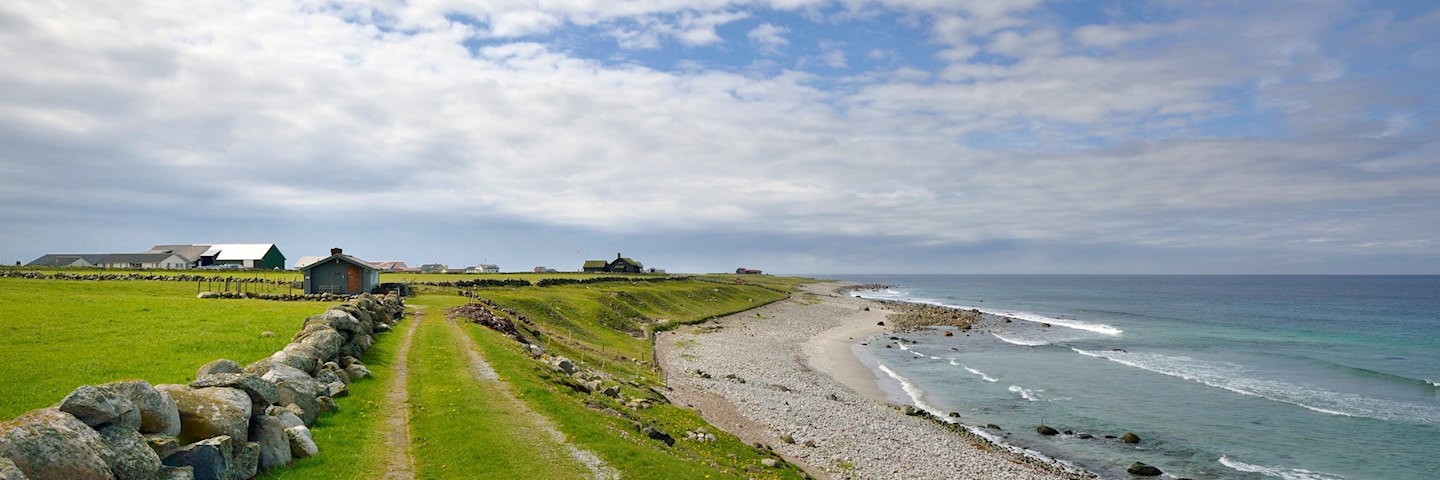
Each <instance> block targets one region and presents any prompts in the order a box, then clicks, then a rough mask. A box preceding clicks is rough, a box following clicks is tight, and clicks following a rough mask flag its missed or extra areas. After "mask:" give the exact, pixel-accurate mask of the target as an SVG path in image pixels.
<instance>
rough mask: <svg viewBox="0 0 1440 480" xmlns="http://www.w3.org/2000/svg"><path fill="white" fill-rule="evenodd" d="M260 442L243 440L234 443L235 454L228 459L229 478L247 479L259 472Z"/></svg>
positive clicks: (234, 479) (233, 479)
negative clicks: (243, 442)
mask: <svg viewBox="0 0 1440 480" xmlns="http://www.w3.org/2000/svg"><path fill="white" fill-rule="evenodd" d="M259 465H260V444H259V443H255V442H245V444H244V445H240V444H236V445H235V456H234V458H231V459H230V480H247V479H249V478H252V477H254V476H255V474H256V473H259V471H260V470H259Z"/></svg>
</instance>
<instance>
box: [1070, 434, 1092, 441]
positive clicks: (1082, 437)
mask: <svg viewBox="0 0 1440 480" xmlns="http://www.w3.org/2000/svg"><path fill="white" fill-rule="evenodd" d="M1075 438H1078V439H1081V440H1089V439H1092V438H1095V436H1094V435H1091V434H1088V433H1082V434H1079V435H1076V436H1075Z"/></svg>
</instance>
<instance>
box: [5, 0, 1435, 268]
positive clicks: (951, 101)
mask: <svg viewBox="0 0 1440 480" xmlns="http://www.w3.org/2000/svg"><path fill="white" fill-rule="evenodd" d="M602 3H603V4H605V5H602ZM602 7H605V8H602ZM772 7H773V8H772ZM57 8H59V7H56V6H54V5H50V4H48V3H44V2H18V3H12V4H6V5H5V6H3V7H0V26H3V28H0V62H3V63H4V64H5V65H12V66H15V68H7V69H3V71H0V169H3V171H4V172H6V173H5V175H3V176H0V177H3V178H0V202H3V203H4V205H6V207H7V208H6V209H4V211H3V212H0V223H3V224H5V225H6V226H7V231H10V232H17V233H14V234H12V235H7V237H8V238H7V239H5V240H3V241H0V251H21V252H28V253H34V255H27V256H29V257H33V256H38V255H39V254H40V253H47V251H46V250H48V249H50V248H51V247H55V248H58V247H61V246H65V247H70V248H67V249H74V250H77V251H78V250H91V249H97V250H124V249H126V248H142V247H148V246H149V245H150V244H154V243H163V242H165V241H170V240H169V239H170V238H175V237H186V239H184V240H177V241H196V242H210V241H219V240H224V241H231V240H230V239H220V238H216V237H219V236H225V235H231V236H235V237H246V238H247V239H237V240H234V241H251V239H253V240H255V241H277V240H276V239H275V237H282V238H281V240H283V239H284V238H293V239H295V240H291V242H293V243H295V244H297V245H307V246H313V248H318V249H323V248H328V247H329V246H331V245H328V244H329V243H332V240H331V239H333V238H335V237H336V236H337V235H345V236H348V235H350V234H348V233H347V234H337V233H334V232H340V231H343V229H344V228H345V227H344V225H347V224H348V223H346V222H349V221H360V222H362V223H363V224H365V225H367V227H366V230H367V233H366V235H374V236H375V238H373V239H368V238H367V239H366V240H363V244H362V245H363V248H368V249H372V250H371V251H374V252H376V253H375V254H374V256H377V257H394V258H401V259H404V260H407V261H411V260H415V261H418V260H422V259H424V260H432V259H433V258H430V257H423V256H422V253H423V254H428V255H437V256H439V255H454V256H463V255H469V254H470V253H468V252H469V251H470V250H472V249H475V248H479V247H476V246H475V245H476V244H483V245H489V247H488V248H492V249H494V250H495V251H500V250H503V249H506V248H511V249H515V250H516V252H515V253H513V255H514V258H516V259H517V260H515V261H516V262H519V261H522V260H519V259H525V258H535V259H537V260H535V262H533V263H540V264H543V263H554V262H555V261H563V262H569V261H572V260H575V259H574V258H571V257H573V256H575V254H574V253H573V251H574V250H576V249H584V250H585V251H586V252H588V251H589V250H590V249H591V248H592V247H591V246H589V245H584V244H587V243H589V242H592V241H593V242H596V243H622V244H629V245H636V246H640V245H643V246H644V248H646V249H650V250H651V251H654V252H664V253H663V256H660V257H658V258H657V261H660V262H663V263H669V264H671V265H687V266H693V268H695V269H704V268H706V267H705V266H706V265H713V264H715V263H719V264H722V265H721V266H729V268H730V269H733V268H734V266H733V265H729V264H730V263H735V262H740V261H741V260H743V259H745V258H764V259H766V260H767V261H770V262H774V263H772V265H786V266H788V267H787V268H788V269H789V270H790V271H796V272H800V271H808V272H821V271H826V270H843V269H849V268H853V266H854V265H861V264H864V265H870V267H868V268H903V269H910V270H925V269H946V268H948V269H952V270H953V269H959V268H963V267H964V265H966V262H967V261H968V262H971V263H970V264H971V265H987V266H989V267H991V268H997V269H1005V268H1010V269H1013V270H1024V271H1042V270H1044V268H1043V267H1044V262H1053V265H1057V267H1056V269H1063V270H1066V271H1073V270H1084V269H1087V268H1089V269H1092V271H1093V270H1094V269H1103V268H1112V269H1125V270H1126V271H1132V270H1135V271H1138V270H1144V269H1145V268H1151V267H1147V266H1146V264H1145V262H1146V261H1147V259H1156V258H1173V257H1183V256H1185V255H1194V256H1197V258H1198V257H1200V256H1203V257H1210V258H1215V259H1216V260H1215V261H1213V262H1209V263H1207V262H1203V261H1200V260H1195V261H1193V262H1190V263H1187V264H1185V265H1181V266H1176V267H1174V268H1176V269H1179V270H1181V271H1185V270H1184V269H1186V268H1189V269H1206V268H1219V267H1207V265H1225V266H1229V267H1230V268H1236V269H1238V268H1266V267H1252V265H1254V263H1253V261H1254V259H1264V258H1275V259H1277V260H1275V263H1272V264H1270V267H1271V268H1273V269H1277V270H1285V269H1293V270H1305V271H1311V270H1323V269H1324V263H1323V262H1321V263H1307V262H1320V261H1318V260H1314V259H1316V258H1320V259H1323V258H1326V257H1334V258H1337V259H1342V260H1343V261H1342V260H1336V262H1338V263H1334V264H1333V265H1344V266H1346V268H1351V267H1353V266H1354V265H1360V264H1364V263H1365V262H1364V261H1363V260H1364V259H1371V260H1375V261H1376V262H1379V263H1377V264H1381V263H1383V264H1384V265H1390V266H1391V267H1387V268H1399V267H1394V266H1396V265H1401V266H1403V265H1405V264H1406V262H1403V261H1400V260H1397V259H1400V258H1402V257H1403V258H1405V259H1408V260H1409V264H1410V265H1412V266H1418V267H1411V268H1428V267H1426V266H1436V265H1437V264H1440V261H1437V260H1436V259H1437V258H1440V248H1437V245H1436V244H1435V243H1433V242H1428V241H1425V239H1428V238H1434V237H1435V236H1436V235H1437V234H1440V228H1437V227H1435V226H1433V224H1434V223H1435V222H1432V221H1429V220H1431V219H1433V218H1434V215H1435V212H1436V211H1437V210H1436V209H1437V208H1440V187H1437V185H1440V178H1437V177H1440V164H1437V163H1436V158H1440V157H1437V156H1436V153H1437V152H1440V137H1437V132H1436V129H1435V126H1436V125H1437V117H1436V114H1435V113H1434V112H1435V111H1436V109H1435V99H1436V98H1440V97H1436V96H1435V94H1436V90H1435V89H1436V87H1435V86H1434V85H1433V84H1432V82H1429V80H1430V79H1433V78H1434V73H1435V69H1436V68H1437V67H1440V65H1435V64H1433V63H1430V64H1427V63H1425V62H1423V61H1419V60H1416V59H1421V57H1423V55H1418V54H1417V52H1422V51H1425V50H1424V49H1426V48H1433V47H1430V46H1428V44H1427V43H1426V42H1425V39H1426V38H1427V37H1426V36H1425V35H1422V34H1417V33H1416V32H1417V31H1424V30H1423V29H1422V28H1421V27H1422V26H1423V25H1418V24H1416V23H1414V22H1416V20H1411V21H1403V22H1402V21H1393V22H1391V23H1385V22H1383V21H1381V20H1378V18H1380V17H1382V16H1383V15H1379V14H1376V15H1372V16H1367V17H1366V18H1370V19H1372V20H1373V21H1367V22H1350V21H1349V20H1348V19H1350V18H1351V17H1349V16H1347V15H1348V13H1347V12H1344V11H1339V12H1337V11H1330V10H1328V9H1322V8H1317V9H1313V10H1312V11H1306V12H1298V13H1297V12H1281V11H1279V10H1283V9H1278V8H1277V9H1275V11H1267V10H1264V9H1259V10H1258V11H1249V10H1247V11H1244V12H1235V11H1227V10H1224V8H1226V7H1224V6H1190V7H1185V8H1186V9H1185V10H1183V11H1178V12H1173V13H1170V14H1169V15H1166V14H1161V15H1158V18H1151V17H1145V21H1144V22H1140V21H1135V20H1133V19H1130V18H1117V19H1114V20H1105V21H1104V22H1103V23H1096V20H1094V19H1087V20H1085V21H1083V22H1076V21H1068V20H1065V19H1058V20H1057V16H1058V15H1059V14H1055V13H1052V12H1048V11H1045V10H1044V9H1045V8H1046V5H1045V4H1042V3H1039V2H1030V1H1025V2H978V3H969V2H961V3H956V2H938V1H921V0H916V1H894V2H863V3H862V2H855V3H853V4H852V3H848V2H819V1H816V2H799V1H797V2H787V3H764V2H726V1H719V0H714V1H708V0H693V1H681V0H672V1H661V2H639V1H636V2H608V3H607V2H584V1H573V2H539V3H536V2H486V3H483V4H473V3H466V2H438V1H437V2H413V3H400V2H391V3H374V4H370V5H368V6H361V5H360V4H343V5H340V6H328V7H323V8H321V7H316V6H313V5H309V4H291V3H284V2H272V3H264V4H256V5H243V4H230V3H222V4H216V5H201V4H192V3H181V4H169V5H163V6H161V5H153V4H146V3H141V4H136V5H133V6H130V5H127V6H126V7H124V8H121V7H118V6H114V5H111V4H109V3H105V2H96V3H94V4H93V5H86V6H81V7H76V8H74V9H73V10H70V11H69V13H63V12H60V11H57V10H56V9H57ZM1235 8H1237V9H1238V8H1239V7H1235ZM803 9H813V10H812V11H822V10H823V11H824V12H825V13H827V14H834V15H820V16H812V15H807V14H805V13H804V12H801V10H803ZM867 9H868V11H867V12H861V13H864V14H860V13H855V12H860V11H861V10H867ZM845 11H849V12H852V13H855V14H853V15H849V16H845V15H839V13H843V12H845ZM62 13H63V14H62ZM882 13H884V14H882ZM1162 13H1169V12H1162ZM897 16H908V17H913V18H915V19H917V20H915V21H914V22H913V23H910V24H904V23H903V22H901V23H896V20H895V18H896V17H897ZM1137 18H1138V17H1137ZM1418 18H1420V19H1421V20H1418V21H1421V22H1423V19H1424V18H1432V19H1433V18H1436V17H1435V16H1433V15H1431V16H1428V17H1427V16H1423V15H1422V16H1419V17H1418ZM807 22H809V23H807ZM827 22H829V23H827ZM882 28H883V29H889V30H894V31H896V32H897V37H896V40H894V41H888V42H889V43H885V42H882V41H881V39H876V38H874V37H866V36H863V35H859V34H855V33H854V32H859V31H874V30H876V29H882ZM741 32H743V33H744V37H740V34H741ZM899 34H903V35H899ZM907 35H908V36H907ZM732 36H733V38H731V37H732ZM802 38H803V39H805V40H804V41H802V40H800V39H802ZM812 39H813V43H808V42H810V41H811V40H812ZM911 39H918V40H919V41H914V42H912V41H909V40H911ZM926 41H928V42H930V43H926ZM612 42H613V43H612ZM737 42H741V43H737ZM744 42H748V44H749V45H754V46H755V47H756V48H743V47H744V46H746V45H747V44H746V43H744ZM792 42H793V44H792ZM617 45H618V48H616V47H617ZM1382 47H1383V48H1382ZM782 48H783V49H785V50H786V53H787V54H789V55H793V56H794V57H795V58H797V59H810V60H812V61H810V62H808V63H806V62H803V61H797V63H796V64H794V65H789V66H788V67H787V68H781V67H778V66H776V67H774V68H748V67H749V66H751V65H753V64H755V63H756V62H757V61H763V60H765V59H766V57H764V56H763V54H765V52H769V53H770V54H774V53H776V52H779V51H780V49H782ZM756 50H758V51H759V52H760V53H762V55H761V56H760V58H759V59H757V58H756V57H757V55H756ZM1372 52H1394V53H1393V54H1392V55H1389V56H1387V57H1386V58H1385V59H1378V58H1374V57H1375V56H1376V55H1377V54H1376V53H1372ZM817 59H818V60H820V61H818V62H816V61H813V60H817ZM770 60H774V58H773V57H772V58H770ZM1421 60H1423V59H1421ZM675 65H683V67H682V68H675ZM391 223H394V224H398V225H405V226H407V228H413V229H417V230H424V229H430V228H433V229H436V231H437V232H442V233H437V235H435V236H440V237H445V238H442V239H434V238H432V236H416V235H417V234H415V233H413V232H409V233H403V232H401V231H399V230H403V229H392V228H387V227H386V225H389V224H391ZM372 226H373V228H371V227H372ZM391 230H396V231H391ZM501 230H504V233H503V234H502V233H498V232H500V231H501ZM57 232H58V233H57ZM444 232H455V233H454V236H455V238H449V234H448V233H444ZM529 234H533V235H534V236H535V237H536V238H539V237H541V236H546V235H554V236H555V237H554V238H553V239H549V240H544V241H535V242H529V243H532V244H533V245H529V244H527V242H524V241H520V239H523V238H525V237H526V236H527V235H529ZM211 235H214V237H212V236H211ZM256 237H261V238H256ZM1315 239H1322V240H1323V241H1313V240H1315ZM102 240H103V241H113V242H120V241H121V240H124V241H125V242H129V243H138V244H141V245H140V246H139V247H127V246H125V245H129V243H125V244H124V245H119V244H107V245H106V246H103V247H93V248H92V247H90V246H88V245H95V244H96V243H97V242H99V241H102ZM502 240H503V241H504V242H505V243H503V244H502V243H500V242H501V241H502ZM427 241H433V242H435V246H433V247H425V246H424V245H425V244H426V242H427ZM356 242H357V243H358V242H362V241H361V240H356ZM488 242H496V243H493V244H492V243H488ZM576 244H581V245H576ZM112 245H113V246H112ZM507 245H520V246H509V247H507ZM682 247H688V248H689V249H690V251H687V250H686V248H682ZM425 248H431V249H432V250H430V251H428V252H421V253H416V254H413V256H407V255H412V254H409V253H406V252H408V251H411V250H416V249H425ZM593 248H597V249H603V250H606V251H607V252H606V253H605V254H604V255H605V256H608V255H612V254H613V252H609V250H614V249H615V248H620V247H615V248H610V247H593ZM36 250H42V251H36ZM349 250H350V248H348V247H347V251H349ZM626 250H627V251H626V253H627V255H630V254H632V252H630V251H628V250H629V248H628V247H627V248H626ZM556 251H561V252H562V253H563V254H561V253H555V252H556ZM287 252H288V250H287ZM432 252H433V253H432ZM1125 252H1134V254H1135V255H1137V256H1141V257H1145V258H1143V259H1137V260H1134V262H1135V263H1134V264H1133V265H1129V266H1123V267H1117V266H1116V264H1114V263H1104V262H1101V261H1100V260H1095V261H1094V262H1091V263H1087V262H1090V261H1089V260H1086V259H1085V258H1080V257H1076V258H1070V257H1071V256H1075V255H1081V256H1083V255H1095V258H1097V259H1099V258H1104V259H1109V260H1107V261H1110V262H1113V261H1119V260H1117V259H1123V258H1125V257H1126V253H1125ZM298 254H300V253H298V252H297V255H298ZM633 254H634V255H635V256H636V257H637V258H641V257H644V255H642V254H641V253H638V252H635V253H633ZM657 254H658V253H657ZM495 255H497V256H499V255H512V254H510V253H496V254H495ZM582 255H583V254H582ZM687 255H688V256H689V257H688V258H687ZM926 255H928V256H930V257H929V258H928V259H927V258H924V257H925V256H926ZM986 255H998V256H1002V257H1003V256H1010V257H1013V258H1017V259H1019V258H1023V259H1025V260H1023V261H1021V260H1014V261H1011V260H1006V259H1004V258H1000V257H985V258H980V257H984V256H986ZM977 256H979V257H977ZM940 257H944V259H943V260H938V259H937V258H940ZM492 258H494V257H492ZM504 258H510V257H504ZM597 258H598V257H597ZM885 258H894V259H895V261H896V262H899V263H897V264H896V265H899V266H894V267H886V265H887V264H888V263H887V262H886V261H885V260H884V259H885ZM551 259H554V260H553V261H552V260H551ZM0 260H4V258H0ZM23 260H28V258H25V259H23ZM462 260H464V261H472V262H473V261H474V260H466V259H460V258H455V259H451V260H445V261H448V262H459V261H462ZM581 260H583V258H581ZM641 260H642V261H646V259H645V258H641ZM707 262H713V263H707ZM526 263H531V262H528V261H527V262H526ZM651 263H652V262H650V261H647V265H648V264H651ZM1107 265H1108V266H1107ZM530 266H533V265H530ZM752 266H754V267H756V268H766V269H767V270H774V268H771V267H770V266H767V265H752ZM1062 266H1063V268H1061V267H1062ZM524 268H528V267H524ZM1154 268H1159V267H1154ZM782 269H784V268H782ZM1206 271H1209V270H1206Z"/></svg>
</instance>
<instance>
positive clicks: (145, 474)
mask: <svg viewBox="0 0 1440 480" xmlns="http://www.w3.org/2000/svg"><path fill="white" fill-rule="evenodd" d="M100 440H101V441H103V442H105V445H106V446H107V447H110V451H111V452H112V453H114V454H115V458H114V459H112V460H111V461H110V472H111V473H113V474H115V478H116V480H128V479H136V480H149V479H152V478H155V475H156V473H157V472H159V471H160V467H163V466H164V465H161V464H160V456H159V455H156V454H155V450H152V449H150V445H149V444H148V443H146V442H145V436H144V435H141V434H140V432H137V431H135V430H131V429H130V428H127V427H124V426H121V425H111V426H108V427H105V428H104V429H102V430H100Z"/></svg>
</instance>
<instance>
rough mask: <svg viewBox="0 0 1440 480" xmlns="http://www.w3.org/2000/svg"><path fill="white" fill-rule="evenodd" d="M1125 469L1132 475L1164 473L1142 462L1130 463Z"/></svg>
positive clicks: (1147, 475) (1149, 475) (1150, 475)
mask: <svg viewBox="0 0 1440 480" xmlns="http://www.w3.org/2000/svg"><path fill="white" fill-rule="evenodd" d="M1125 471H1126V472H1128V473H1130V474H1131V475H1138V476H1141V477H1157V476H1160V474H1162V473H1164V472H1161V471H1160V469H1158V468H1155V467H1152V466H1150V465H1146V464H1144V463H1140V462H1135V463H1132V464H1130V468H1127V469H1125Z"/></svg>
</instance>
